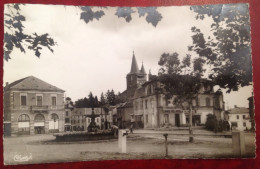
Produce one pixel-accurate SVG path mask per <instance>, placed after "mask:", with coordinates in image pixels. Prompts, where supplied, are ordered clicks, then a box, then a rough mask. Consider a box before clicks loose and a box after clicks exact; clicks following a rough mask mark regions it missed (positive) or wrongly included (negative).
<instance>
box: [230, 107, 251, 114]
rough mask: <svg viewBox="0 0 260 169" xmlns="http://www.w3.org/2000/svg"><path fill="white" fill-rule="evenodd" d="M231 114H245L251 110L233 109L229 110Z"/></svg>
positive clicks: (243, 108)
mask: <svg viewBox="0 0 260 169" xmlns="http://www.w3.org/2000/svg"><path fill="white" fill-rule="evenodd" d="M227 111H228V113H230V114H244V113H249V109H248V108H245V107H235V108H233V109H230V110H227Z"/></svg>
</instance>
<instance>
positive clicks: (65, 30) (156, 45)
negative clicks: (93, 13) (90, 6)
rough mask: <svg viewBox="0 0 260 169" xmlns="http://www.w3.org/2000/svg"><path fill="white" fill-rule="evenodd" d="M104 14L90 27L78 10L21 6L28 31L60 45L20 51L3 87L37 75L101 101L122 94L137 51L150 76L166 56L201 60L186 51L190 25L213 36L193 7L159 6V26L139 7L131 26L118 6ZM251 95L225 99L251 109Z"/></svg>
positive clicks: (71, 93)
mask: <svg viewBox="0 0 260 169" xmlns="http://www.w3.org/2000/svg"><path fill="white" fill-rule="evenodd" d="M5 9H6V8H5ZM94 10H99V8H94ZM102 10H104V12H105V15H104V16H103V17H102V18H100V19H99V21H97V20H93V21H91V22H89V23H88V24H86V23H85V22H84V21H83V20H81V19H80V9H79V8H77V7H75V6H63V5H35V4H34V5H33V4H30V5H29V4H26V5H25V6H22V7H21V14H22V15H24V16H25V17H26V21H25V22H24V27H25V28H24V31H25V32H26V33H28V34H31V33H34V32H37V34H44V33H49V34H50V36H51V37H53V39H54V40H55V41H56V42H57V44H58V45H57V46H55V47H53V49H54V53H51V52H50V51H49V50H48V49H44V50H42V52H41V53H42V54H41V57H40V58H37V57H36V56H35V55H34V52H33V51H30V50H27V51H26V53H21V52H20V51H19V50H18V49H15V50H14V51H13V52H12V54H11V58H12V59H11V60H9V61H8V62H6V61H4V84H5V83H6V82H9V83H11V82H13V81H15V80H18V79H21V78H24V77H27V76H31V75H32V76H35V77H37V78H39V79H42V80H44V81H45V82H48V83H50V84H52V85H55V86H57V87H59V88H61V89H63V90H65V91H66V93H65V94H66V97H71V98H72V100H73V101H76V100H78V99H80V98H84V97H86V96H88V94H89V92H90V91H91V92H92V93H93V94H94V95H97V96H98V97H100V94H101V92H104V93H105V92H106V91H107V90H111V89H114V91H115V92H116V93H117V92H123V91H124V90H125V89H126V74H127V73H129V72H130V68H131V60H132V55H133V51H134V53H135V56H136V59H137V62H138V66H139V68H141V65H142V62H143V64H144V67H145V70H146V72H147V73H148V72H149V70H151V73H152V74H155V75H157V73H158V69H159V66H158V61H159V58H160V56H161V55H162V54H163V53H164V52H166V53H173V52H177V53H179V55H180V58H182V57H183V56H186V54H191V55H192V58H194V57H197V55H196V53H194V52H189V51H188V48H187V46H189V45H192V39H191V35H192V32H191V27H193V26H196V27H198V28H200V29H201V31H202V32H204V34H205V35H211V32H210V25H211V23H212V22H213V20H212V19H211V18H209V17H206V18H205V19H204V20H196V19H195V13H194V12H192V11H191V10H190V9H189V6H181V7H180V6H178V7H159V8H157V10H158V11H159V12H160V13H161V14H162V17H163V18H162V20H161V21H160V22H159V23H158V25H157V26H156V27H154V26H152V24H151V23H147V22H146V20H145V17H141V18H139V15H138V13H137V9H136V8H133V10H135V13H133V14H132V20H131V21H130V22H129V23H128V22H126V21H125V20H124V18H118V17H117V16H116V15H115V13H116V8H115V7H108V8H102ZM216 89H217V88H216ZM251 95H252V86H248V87H244V88H241V89H240V90H239V91H238V92H232V93H231V94H226V93H225V92H224V100H225V102H226V106H228V108H232V107H234V105H237V106H241V107H248V100H247V98H248V97H250V96H251ZM226 108H227V107H226Z"/></svg>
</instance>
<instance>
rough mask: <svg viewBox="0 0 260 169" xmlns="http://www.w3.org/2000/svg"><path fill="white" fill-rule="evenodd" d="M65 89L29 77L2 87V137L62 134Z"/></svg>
mask: <svg viewBox="0 0 260 169" xmlns="http://www.w3.org/2000/svg"><path fill="white" fill-rule="evenodd" d="M64 92H65V91H64V90H62V89H59V88H58V87H56V86H53V85H51V84H49V83H46V82H44V81H42V80H40V79H38V78H36V77H34V76H29V77H26V78H23V79H20V80H17V81H15V82H13V83H10V84H8V83H7V84H6V86H5V87H4V135H5V136H9V135H33V134H44V133H54V132H61V131H64V102H63V100H64Z"/></svg>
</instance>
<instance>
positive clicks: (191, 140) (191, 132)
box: [189, 127, 193, 143]
mask: <svg viewBox="0 0 260 169" xmlns="http://www.w3.org/2000/svg"><path fill="white" fill-rule="evenodd" d="M189 133H190V136H189V142H190V143H192V142H193V130H192V128H191V127H190V130H189Z"/></svg>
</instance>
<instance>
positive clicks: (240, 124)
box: [225, 106, 252, 131]
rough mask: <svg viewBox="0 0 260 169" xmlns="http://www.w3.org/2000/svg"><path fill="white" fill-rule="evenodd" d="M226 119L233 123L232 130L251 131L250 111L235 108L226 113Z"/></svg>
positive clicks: (243, 108)
mask: <svg viewBox="0 0 260 169" xmlns="http://www.w3.org/2000/svg"><path fill="white" fill-rule="evenodd" d="M225 119H226V120H228V121H229V122H230V123H231V126H232V129H237V130H240V131H244V130H249V129H251V127H252V126H251V120H250V114H249V109H248V108H245V107H237V106H235V107H234V108H232V109H229V110H227V111H226V112H225Z"/></svg>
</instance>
